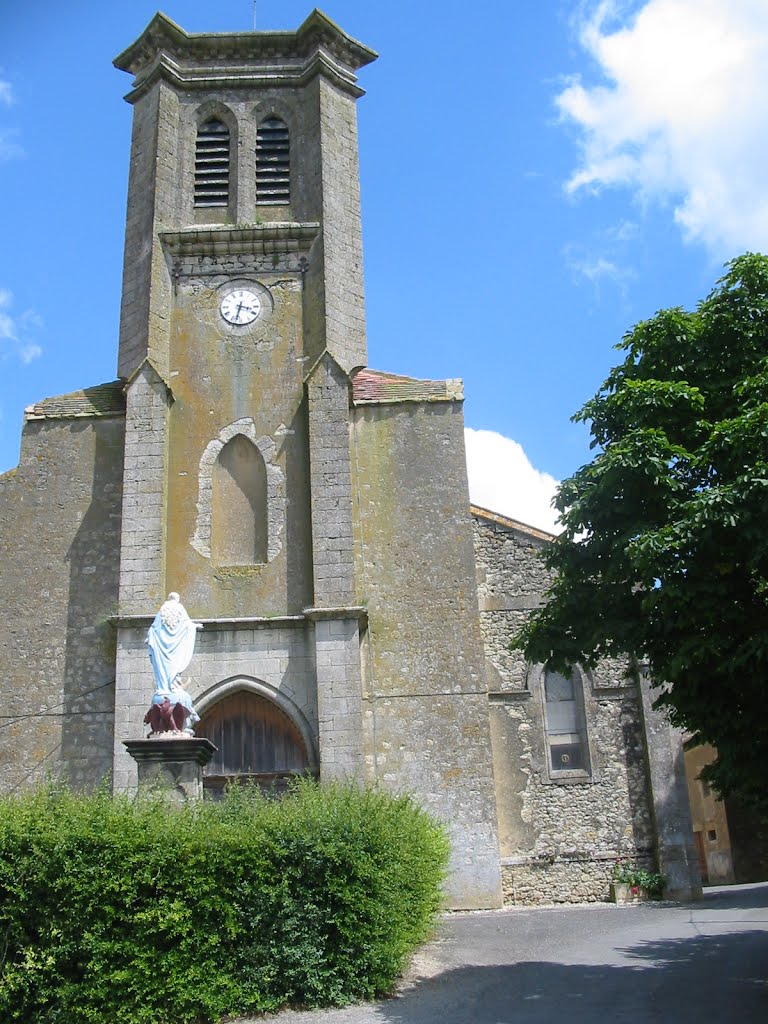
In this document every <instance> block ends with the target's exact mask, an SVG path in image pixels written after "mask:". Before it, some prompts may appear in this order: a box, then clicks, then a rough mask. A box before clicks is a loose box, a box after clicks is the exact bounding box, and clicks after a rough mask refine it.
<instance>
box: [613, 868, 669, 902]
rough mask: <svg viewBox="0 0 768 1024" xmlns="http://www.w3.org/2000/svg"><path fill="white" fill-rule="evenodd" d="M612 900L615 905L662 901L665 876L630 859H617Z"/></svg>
mask: <svg viewBox="0 0 768 1024" xmlns="http://www.w3.org/2000/svg"><path fill="white" fill-rule="evenodd" d="M611 879H612V881H611V899H612V900H613V902H614V903H639V902H641V901H642V900H648V899H651V900H660V899H661V897H662V895H663V893H664V876H663V875H660V874H659V873H658V871H648V870H646V869H645V868H640V867H638V866H637V865H636V864H634V863H633V862H632V861H631V860H630V859H629V857H617V858H616V860H615V861H614V865H613V871H612V873H611Z"/></svg>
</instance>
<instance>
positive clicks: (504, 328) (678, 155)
mask: <svg viewBox="0 0 768 1024" xmlns="http://www.w3.org/2000/svg"><path fill="white" fill-rule="evenodd" d="M162 9H163V10H164V12H165V13H166V14H167V15H168V16H169V17H171V18H173V19H174V20H175V21H177V22H178V23H179V24H180V25H181V26H182V27H183V28H184V29H186V30H187V31H189V32H206V31H213V32H215V31H225V30H234V31H238V30H241V31H248V30H250V28H251V26H252V18H253V5H252V3H251V0H218V2H217V3H210V0H206V2H202V0H200V2H198V0H183V2H182V0H167V2H166V3H165V4H164V6H163V8H162ZM310 9H311V8H310V5H309V4H308V3H305V2H299V0H258V3H257V21H258V27H259V28H261V29H276V28H287V29H294V28H296V27H298V25H299V24H300V23H301V22H302V21H303V19H304V18H305V17H306V15H307V14H308V13H309V11H310ZM322 9H323V10H324V11H325V13H326V14H328V15H329V16H330V17H331V18H333V19H334V20H335V21H337V22H338V23H339V24H340V25H341V26H342V28H344V29H345V30H346V31H347V32H349V33H350V34H351V35H353V36H355V37H357V38H358V39H360V40H362V41H363V42H364V43H366V44H367V45H369V46H371V47H373V48H374V49H376V50H378V52H379V53H380V58H379V60H377V61H376V62H375V63H374V64H372V65H370V66H369V67H367V68H364V69H362V71H361V73H360V82H361V85H362V86H363V87H364V88H365V89H366V92H367V95H366V96H365V97H363V99H362V100H360V102H359V107H358V114H359V130H360V155H361V183H362V196H363V239H364V247H365V274H366V296H367V312H368V340H369V363H370V365H371V366H374V367H376V368H377V369H382V370H387V371H392V372H396V373H405V374H411V375H413V376H417V377H431V378H437V377H462V378H463V379H464V383H465V392H466V403H465V420H466V424H467V426H468V427H469V428H471V429H470V431H469V432H468V438H467V442H468V459H469V468H470V486H471V494H472V497H473V499H474V500H475V501H477V502H479V503H481V504H484V505H487V506H490V507H493V508H494V509H496V510H497V511H500V512H504V513H506V514H508V515H511V516H513V517H516V518H518V519H522V520H523V521H525V522H530V523H533V524H534V525H539V526H542V527H544V528H546V527H548V526H550V525H551V523H552V519H551V513H550V511H549V508H548V505H549V500H550V496H551V493H552V488H553V486H554V480H555V479H561V478H562V477H563V476H566V475H568V474H570V473H571V472H573V471H574V470H575V469H576V468H577V467H578V466H579V465H580V464H581V463H583V462H584V461H585V460H587V459H588V458H589V449H588V437H587V432H586V430H585V428H584V427H581V426H575V425H574V424H571V423H570V416H571V415H572V413H573V412H575V411H576V409H577V408H578V407H579V406H580V405H581V404H582V403H583V402H584V401H585V400H586V399H587V398H588V397H590V396H591V395H592V394H593V393H594V391H595V390H596V389H597V388H598V386H599V385H600V383H601V382H602V380H603V379H604V377H605V376H606V374H607V372H608V370H609V368H610V366H611V365H612V363H613V362H614V361H615V359H616V353H615V352H614V351H613V348H612V346H613V345H614V344H615V343H616V342H618V341H619V340H620V339H621V336H622V334H623V333H624V332H625V331H626V330H627V329H628V328H629V327H630V326H631V325H632V324H634V323H636V322H637V321H638V320H641V319H644V318H646V317H648V316H651V315H653V313H654V312H655V311H656V310H657V309H660V308H662V307H665V306H671V305H683V306H692V305H694V304H695V303H696V302H697V301H698V300H699V299H700V298H702V297H703V296H704V295H705V294H706V293H707V292H708V291H709V289H710V287H711V286H712V284H713V283H714V281H715V279H716V278H717V277H718V276H719V274H720V268H721V266H722V264H723V262H724V261H725V260H727V259H730V258H731V257H733V256H735V255H737V254H738V253H739V252H742V251H744V250H746V249H753V250H759V249H762V248H765V245H766V243H765V241H764V239H765V237H766V232H768V193H766V189H765V168H766V166H768V160H767V159H766V158H767V157H768V152H766V151H767V150H768V130H766V129H768V125H767V124H766V121H768V4H766V3H765V2H764V0H636V2H629V3H626V2H617V3H614V2H602V3H600V2H585V3H578V2H574V0H572V2H567V3H566V2H559V0H547V2H539V3H533V2H530V0H528V2H526V0H485V2H481V3H477V4H474V5H468V4H466V3H465V2H459V0H444V2H442V3H440V4H439V5H438V4H426V3H423V4H417V3H413V2H410V3H405V2H403V0H367V2H365V3H361V2H360V0H326V3H325V4H324V6H323V7H322ZM155 10H156V7H155V6H154V4H153V3H145V2H144V0H131V2H130V3H121V4H105V3H104V2H103V0H99V2H97V0H70V2H68V3H65V4H64V3H54V2H53V0H25V2H24V3H23V4H14V5H11V4H8V3H4V4H2V7H1V8H0V472H2V471H4V470H6V469H9V468H11V467H12V466H14V465H15V464H16V462H17V460H18V445H19V437H20V429H21V423H22V416H23V410H24V407H25V406H26V405H28V404H29V403H31V402H33V401H36V400H39V399H40V398H43V397H45V396H48V395H54V394H60V393H64V392H67V391H71V390H74V389H76V388H79V387H84V386H88V385H92V384H97V383H100V382H102V381H106V380H111V379H113V378H114V376H115V364H116V350H117V329H118V315H119V307H120V283H121V271H122V245H123V228H124V219H125V198H126V183H127V173H128V149H129V139H130V119H131V109H130V107H129V106H128V105H127V104H126V103H124V102H123V100H122V96H123V95H124V94H125V93H126V92H127V91H128V89H129V88H130V78H129V76H127V75H125V74H124V73H123V72H119V71H117V70H115V69H114V68H113V67H112V64H111V61H112V58H113V57H114V56H115V55H116V54H117V53H119V52H120V51H121V50H123V49H124V48H125V47H126V46H127V45H128V44H129V43H130V42H132V41H133V39H135V38H136V36H138V35H139V33H140V32H141V31H142V29H143V28H144V26H145V25H146V23H147V22H148V21H149V20H150V18H151V17H152V15H153V14H154V12H155Z"/></svg>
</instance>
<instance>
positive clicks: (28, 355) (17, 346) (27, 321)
mask: <svg viewBox="0 0 768 1024" xmlns="http://www.w3.org/2000/svg"><path fill="white" fill-rule="evenodd" d="M12 305H13V295H12V293H11V292H9V291H8V289H7V288H0V355H2V354H4V352H5V351H7V348H11V349H12V350H13V351H15V352H16V354H17V355H18V357H19V359H21V361H22V362H23V363H31V362H32V361H33V360H34V359H38V358H39V357H40V356H41V355H42V354H43V350H42V348H41V347H40V346H39V345H38V344H37V343H36V342H35V340H34V334H35V332H36V331H39V330H40V329H41V328H42V326H43V321H42V318H41V317H40V315H39V314H38V313H36V312H35V311H34V310H33V309H25V310H24V311H23V312H22V313H19V314H18V315H15V314H14V313H12V312H11V307H12Z"/></svg>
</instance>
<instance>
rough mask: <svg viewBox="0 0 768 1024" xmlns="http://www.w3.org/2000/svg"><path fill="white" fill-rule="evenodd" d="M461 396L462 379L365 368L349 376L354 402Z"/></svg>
mask: <svg viewBox="0 0 768 1024" xmlns="http://www.w3.org/2000/svg"><path fill="white" fill-rule="evenodd" d="M463 398H464V386H463V384H462V382H461V380H458V379H452V380H419V379H418V378H416V377H402V376H400V375H399V374H396V373H382V372H381V371H380V370H371V369H369V368H368V367H365V368H364V369H362V370H358V371H357V372H356V373H355V374H354V376H353V377H352V402H353V404H354V405H365V404H367V403H368V404H381V403H384V402H455V401H461V400H462V399H463Z"/></svg>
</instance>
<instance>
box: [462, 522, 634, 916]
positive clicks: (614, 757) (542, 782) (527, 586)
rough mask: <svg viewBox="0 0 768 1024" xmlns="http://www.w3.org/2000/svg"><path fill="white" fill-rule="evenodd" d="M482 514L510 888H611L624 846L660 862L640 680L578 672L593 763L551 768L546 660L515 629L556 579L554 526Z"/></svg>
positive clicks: (482, 585) (600, 895)
mask: <svg viewBox="0 0 768 1024" xmlns="http://www.w3.org/2000/svg"><path fill="white" fill-rule="evenodd" d="M474 524H475V558H476V565H477V574H478V597H479V604H480V621H481V628H482V632H483V639H484V643H485V651H486V658H487V661H488V679H489V690H490V691H491V692H490V697H489V699H490V711H491V736H492V744H493V755H494V771H495V777H496V791H497V800H498V808H499V839H500V846H501V857H502V861H501V863H502V878H503V887H504V900H505V902H507V903H515V904H535V903H553V902H589V901H594V900H605V899H607V898H608V889H609V884H610V876H611V869H612V865H613V862H614V860H615V858H616V857H617V856H619V855H626V856H630V857H632V858H633V859H636V860H637V861H638V862H639V863H641V864H643V865H645V866H648V867H652V866H654V824H653V818H652V812H651V806H650V801H649V793H648V782H647V763H646V755H645V747H644V738H643V730H642V714H641V706H640V695H639V693H638V690H637V685H636V683H635V682H634V681H632V680H630V679H628V678H627V676H626V673H625V670H624V666H623V664H621V663H619V662H611V663H607V662H606V663H604V664H603V665H601V666H600V667H599V669H598V670H597V671H596V672H594V673H591V674H587V673H581V672H576V673H575V677H576V682H577V685H578V686H580V687H581V688H582V690H583V703H584V712H585V718H586V731H587V742H588V750H589V752H588V758H589V771H588V772H582V773H563V774H562V775H561V774H560V773H557V772H552V771H551V770H550V765H549V755H548V749H547V743H546V735H545V718H544V696H543V672H542V670H541V668H540V667H537V666H529V665H526V663H525V660H524V658H523V656H522V654H521V653H520V652H519V651H512V650H510V641H511V638H512V636H513V635H514V632H515V631H516V630H517V628H519V626H520V625H521V623H522V622H523V621H524V618H525V616H526V615H527V614H529V612H530V610H531V609H533V608H535V607H536V606H537V605H539V604H540V603H541V601H542V599H543V595H544V592H545V590H546V587H547V582H548V581H547V572H546V569H545V566H544V564H543V561H542V560H541V558H540V553H541V550H542V548H543V547H544V545H545V544H546V543H547V535H546V534H542V533H540V532H539V531H535V530H530V529H528V528H525V527H522V526H520V525H519V524H513V523H511V522H510V521H508V520H503V519H502V518H501V517H496V516H492V515H487V516H484V515H483V514H482V513H477V514H476V515H475V516H474Z"/></svg>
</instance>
